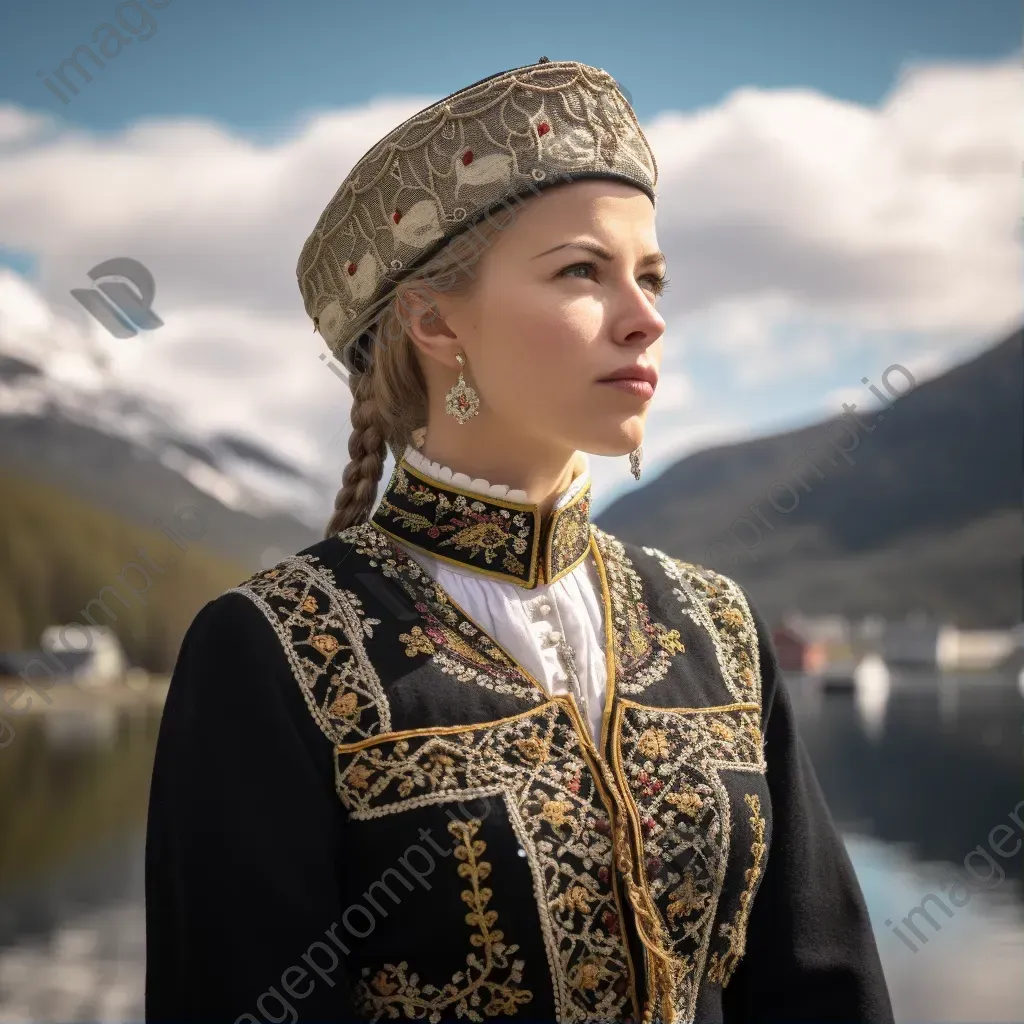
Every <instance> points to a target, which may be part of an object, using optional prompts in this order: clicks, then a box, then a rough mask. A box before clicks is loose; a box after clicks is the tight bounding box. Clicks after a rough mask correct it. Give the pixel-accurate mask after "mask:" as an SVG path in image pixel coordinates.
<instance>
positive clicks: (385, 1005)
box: [358, 818, 533, 1021]
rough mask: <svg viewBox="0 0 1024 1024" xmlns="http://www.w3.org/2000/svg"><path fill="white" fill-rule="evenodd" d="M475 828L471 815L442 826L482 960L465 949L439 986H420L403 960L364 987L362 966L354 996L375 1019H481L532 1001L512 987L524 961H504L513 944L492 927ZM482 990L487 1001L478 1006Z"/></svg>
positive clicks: (481, 848) (476, 823) (367, 971)
mask: <svg viewBox="0 0 1024 1024" xmlns="http://www.w3.org/2000/svg"><path fill="white" fill-rule="evenodd" d="M479 829H480V822H479V820H477V819H475V818H474V819H472V820H470V821H465V822H463V821H452V822H451V823H450V824H449V825H448V831H449V832H451V834H452V835H453V836H455V837H456V839H457V840H458V844H457V845H456V847H455V858H456V860H458V861H459V866H458V869H457V870H458V874H459V877H460V878H464V879H467V880H468V882H469V888H468V889H463V891H462V899H463V901H464V902H465V903H466V905H467V906H468V907H469V913H468V914H466V924H468V925H469V926H470V927H471V928H472V929H474V930H473V932H472V933H471V934H470V936H469V941H470V945H472V946H473V947H474V948H475V949H479V950H481V951H482V954H483V959H482V960H481V958H480V956H479V955H478V954H477V953H476V952H474V951H473V950H471V951H470V952H469V953H467V954H466V969H465V970H464V971H459V972H458V973H457V974H455V975H454V976H453V977H452V980H451V981H450V982H448V984H447V985H444V986H443V987H442V988H440V989H439V988H438V987H437V986H436V985H432V984H426V985H421V984H420V983H419V979H418V977H417V976H416V975H415V974H412V975H410V974H409V973H408V970H409V965H408V963H407V962H405V961H403V962H402V963H400V964H385V965H384V967H383V968H382V969H381V970H379V971H377V972H376V974H374V977H373V981H372V982H371V983H370V984H369V985H367V984H366V982H365V978H366V977H367V976H368V975H369V974H370V969H369V968H364V970H363V978H364V980H363V981H362V982H361V983H360V984H359V986H358V989H359V996H360V997H361V1001H362V1002H363V1004H364V1009H365V1010H366V1011H367V1012H371V1013H373V1014H374V1015H375V1019H376V1018H377V1017H379V1016H381V1015H382V1014H384V1013H387V1014H388V1016H389V1017H392V1018H394V1017H398V1016H399V1015H400V1014H401V1015H402V1016H405V1017H406V1018H408V1019H410V1020H430V1021H439V1020H440V1019H441V1011H442V1010H449V1009H454V1011H455V1014H456V1015H457V1016H458V1017H466V1018H467V1019H468V1020H473V1021H482V1020H483V1019H484V1018H485V1017H498V1016H505V1015H514V1014H515V1013H516V1011H517V1010H518V1008H519V1007H520V1006H521V1005H523V1004H525V1003H528V1002H530V1000H531V999H533V993H532V992H530V991H529V990H527V989H524V988H517V987H516V986H517V984H518V983H519V982H521V981H522V980H523V968H524V967H525V962H524V961H522V960H511V962H510V958H511V956H512V954H513V953H515V952H516V951H517V950H518V949H519V947H518V946H517V945H514V944H513V945H507V944H506V943H505V941H504V939H505V935H504V933H503V932H502V931H500V930H499V929H498V928H496V927H495V925H496V924H497V921H498V915H497V912H496V911H494V910H488V909H487V904H488V903H490V900H491V895H492V891H491V889H489V888H486V887H484V886H482V884H481V883H482V882H485V881H486V880H487V878H488V877H489V875H490V873H491V865H490V863H489V862H488V861H486V860H482V859H481V858H482V856H483V854H484V853H485V852H486V850H487V844H486V843H485V842H484V841H483V840H482V839H476V838H474V837H475V836H476V834H477V832H478V831H479ZM496 972H504V973H505V977H504V978H503V979H500V980H499V979H498V978H495V977H494V975H495V973H496ZM484 994H486V996H487V997H488V1002H487V1003H485V1004H484V1005H483V1007H482V1010H478V1009H477V1007H480V1004H481V1002H482V1001H483V998H484ZM481 1012H482V1014H483V1015H482V1016H481Z"/></svg>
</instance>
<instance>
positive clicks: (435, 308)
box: [398, 286, 460, 367]
mask: <svg viewBox="0 0 1024 1024" xmlns="http://www.w3.org/2000/svg"><path fill="white" fill-rule="evenodd" d="M449 298H450V297H448V296H445V299H449ZM398 313H399V316H400V317H401V318H402V323H403V324H404V326H405V330H406V333H407V334H408V335H409V338H410V340H411V341H412V343H413V344H414V345H415V346H416V348H417V349H419V351H420V352H421V353H423V355H425V356H430V358H432V359H435V360H437V361H438V362H439V363H441V364H443V365H444V366H448V367H457V366H458V362H457V361H456V359H455V353H456V352H457V351H458V349H459V347H460V346H459V339H458V337H457V336H456V334H455V332H454V331H453V330H452V329H451V328H450V327H449V326H448V324H447V322H446V321H445V318H444V311H443V309H442V306H441V298H440V296H438V295H437V293H436V292H434V291H432V290H431V289H429V288H427V287H425V286H419V287H412V288H408V289H404V290H403V291H402V292H401V293H400V294H399V297H398Z"/></svg>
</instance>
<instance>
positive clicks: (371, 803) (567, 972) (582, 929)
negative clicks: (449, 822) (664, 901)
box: [337, 701, 633, 1022]
mask: <svg viewBox="0 0 1024 1024" xmlns="http://www.w3.org/2000/svg"><path fill="white" fill-rule="evenodd" d="M337 780H338V782H337V785H338V793H339V795H340V797H341V800H342V803H343V804H344V805H345V807H346V808H348V810H349V812H350V817H351V819H353V820H357V821H358V820H371V819H373V818H377V817H381V816H383V815H389V814H396V813H401V812H402V811H403V810H406V809H408V808H413V807H421V806H424V805H427V804H436V803H442V802H447V801H453V800H460V801H466V800H472V799H476V798H478V797H480V796H483V795H488V794H492V793H495V792H500V793H501V794H502V796H503V797H504V802H505V805H506V807H507V811H508V815H509V818H510V821H511V823H512V825H513V828H514V830H515V832H516V834H517V836H518V838H519V840H520V842H521V843H522V845H523V847H524V849H525V850H526V854H527V858H528V860H529V863H530V868H531V872H532V875H533V879H534V886H535V896H536V902H537V907H538V911H539V913H540V917H541V927H542V929H543V932H544V942H545V947H546V949H547V954H548V962H549V968H550V972H551V978H552V983H553V985H554V991H555V1003H556V1006H557V1009H558V1020H559V1021H575V1022H583V1021H587V1022H598V1021H609V1020H620V1021H621V1020H623V1019H625V1018H626V1017H627V1016H629V1015H630V1014H631V1012H633V1011H632V1008H631V1001H632V996H631V989H632V984H631V978H632V968H631V965H630V960H629V954H628V952H627V949H626V945H625V942H624V940H623V937H622V924H621V921H622V918H621V906H620V902H619V896H618V893H617V889H616V886H615V883H614V880H613V868H612V855H613V849H612V840H611V834H612V828H611V822H610V819H609V815H608V811H607V809H606V807H605V804H604V802H603V799H602V797H601V794H600V791H599V789H598V785H597V783H596V781H595V779H594V776H593V773H592V771H591V769H590V767H589V765H588V763H587V760H586V758H585V757H584V753H583V749H582V746H581V743H580V738H579V735H578V734H577V732H576V729H575V728H574V725H573V721H572V718H571V717H570V715H569V713H568V712H567V711H566V709H565V708H564V707H563V706H562V704H561V702H560V701H550V702H549V703H548V704H546V705H545V706H544V707H542V708H539V709H537V710H536V711H533V712H528V713H525V714H523V715H518V716H516V717H514V718H512V719H508V720H506V721H503V722H498V723H494V724H493V725H489V726H481V727H478V728H475V729H459V728H454V727H453V728H451V729H447V730H434V731H424V732H422V733H412V734H406V735H404V736H401V735H399V737H398V738H395V739H388V738H382V739H380V740H377V741H372V742H369V743H360V744H350V745H347V746H341V747H339V748H338V752H337Z"/></svg>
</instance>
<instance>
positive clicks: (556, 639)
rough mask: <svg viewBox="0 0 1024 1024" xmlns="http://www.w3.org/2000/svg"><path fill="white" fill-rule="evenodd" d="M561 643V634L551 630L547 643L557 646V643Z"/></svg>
mask: <svg viewBox="0 0 1024 1024" xmlns="http://www.w3.org/2000/svg"><path fill="white" fill-rule="evenodd" d="M561 641H562V634H561V633H556V632H555V631H554V630H552V631H551V632H550V633H548V643H552V644H557V643H561Z"/></svg>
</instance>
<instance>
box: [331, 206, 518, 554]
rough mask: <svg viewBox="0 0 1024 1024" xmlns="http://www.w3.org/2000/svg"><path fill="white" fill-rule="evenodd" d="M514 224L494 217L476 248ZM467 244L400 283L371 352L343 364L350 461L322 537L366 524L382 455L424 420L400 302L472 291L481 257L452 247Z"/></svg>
mask: <svg viewBox="0 0 1024 1024" xmlns="http://www.w3.org/2000/svg"><path fill="white" fill-rule="evenodd" d="M504 214H509V216H505V215H504ZM514 219H515V211H512V210H509V209H506V210H505V211H504V213H502V212H501V211H499V213H498V214H497V215H495V216H493V217H490V218H488V219H487V221H486V222H481V223H480V224H478V225H477V226H476V228H475V229H474V233H475V235H476V236H477V239H478V241H481V240H482V242H487V241H488V240H489V239H490V238H492V237H493V236H494V235H495V234H496V233H497V232H498V231H499V230H501V228H502V227H504V226H505V225H506V224H507V223H511V222H512V221H513V220H514ZM465 239H466V236H464V235H456V236H455V238H454V239H453V240H452V241H450V242H449V243H448V244H447V245H446V246H445V247H444V248H442V249H441V250H440V251H439V252H438V253H437V254H436V255H435V256H434V257H433V258H432V259H431V260H429V261H428V262H427V263H425V264H424V265H423V266H422V267H420V268H419V269H418V270H415V271H413V272H412V273H411V274H409V275H407V277H406V278H403V280H402V282H401V287H400V288H399V289H397V290H396V291H395V294H394V295H393V296H392V298H391V300H390V302H389V303H388V304H387V306H386V307H385V309H384V310H383V312H382V313H381V315H380V317H379V319H378V321H377V322H375V324H374V325H373V327H372V328H370V329H369V330H367V332H366V333H367V334H368V335H369V339H370V342H371V347H370V350H369V351H368V352H366V353H365V359H364V360H363V361H362V364H363V365H362V367H358V366H349V365H348V364H346V368H347V369H349V371H350V372H349V378H348V382H349V387H350V388H351V390H352V413H351V416H352V434H351V436H350V437H349V441H348V453H349V458H350V459H351V461H350V462H349V464H348V466H347V467H346V468H345V472H344V475H343V476H342V482H341V489H340V490H339V491H338V494H337V497H336V498H335V499H334V514H333V515H332V516H331V518H330V521H329V522H328V524H327V529H326V530H325V531H324V537H325V538H326V537H332V536H333V535H334V534H336V533H339V532H340V531H342V530H347V529H348V528H349V527H350V526H356V525H358V524H360V523H365V522H367V521H368V520H369V518H370V514H371V512H372V510H373V506H374V502H375V501H376V498H377V485H378V484H379V483H380V478H381V476H382V475H383V472H384V461H385V459H386V458H387V453H388V448H390V449H391V453H392V455H393V456H394V457H395V461H396V462H398V461H399V460H400V459H401V457H402V454H403V453H404V451H405V446H406V445H407V444H408V443H409V441H410V440H411V438H412V434H413V432H414V431H415V430H416V429H418V428H422V426H423V425H424V424H425V423H426V421H427V405H428V403H427V385H426V381H425V379H424V377H423V371H422V369H421V368H420V365H419V362H418V360H417V357H416V352H415V347H414V345H413V344H412V341H411V340H410V338H409V335H408V332H407V330H406V327H407V322H406V320H407V311H406V307H405V296H406V293H407V292H416V291H420V292H423V291H426V292H428V293H429V292H448V293H450V294H458V293H466V292H468V291H470V290H471V288H472V287H473V282H474V281H475V274H474V272H473V269H472V267H473V264H474V263H475V262H477V259H479V254H477V256H476V258H474V259H468V258H467V254H465V253H463V252H462V251H461V249H460V247H459V246H458V245H456V244H455V243H457V242H460V241H462V242H464V241H465ZM463 248H464V246H463ZM342 362H344V359H342Z"/></svg>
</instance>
